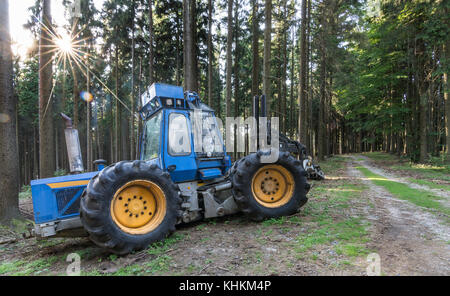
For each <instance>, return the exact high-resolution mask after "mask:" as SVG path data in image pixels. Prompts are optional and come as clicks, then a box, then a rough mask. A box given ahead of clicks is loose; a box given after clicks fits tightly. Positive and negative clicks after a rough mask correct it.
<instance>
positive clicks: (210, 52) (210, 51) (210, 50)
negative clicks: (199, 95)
mask: <svg viewBox="0 0 450 296" xmlns="http://www.w3.org/2000/svg"><path fill="white" fill-rule="evenodd" d="M212 57H213V43H212V0H208V105H209V106H212V88H213V73H212V66H213V65H212V64H213V60H212Z"/></svg>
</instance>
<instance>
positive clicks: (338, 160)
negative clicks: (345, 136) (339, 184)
mask: <svg viewBox="0 0 450 296" xmlns="http://www.w3.org/2000/svg"><path fill="white" fill-rule="evenodd" d="M345 163H346V159H345V157H342V156H333V157H330V158H328V159H327V160H326V161H321V162H320V163H319V165H320V168H321V169H322V170H323V171H324V172H325V175H327V174H329V173H330V172H333V171H335V170H338V169H342V168H344V166H345Z"/></svg>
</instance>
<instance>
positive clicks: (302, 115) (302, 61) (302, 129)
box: [298, 0, 307, 143]
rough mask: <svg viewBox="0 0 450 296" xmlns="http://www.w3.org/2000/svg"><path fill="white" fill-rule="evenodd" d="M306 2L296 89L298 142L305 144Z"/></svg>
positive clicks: (303, 12)
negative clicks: (298, 110) (297, 86)
mask: <svg viewBox="0 0 450 296" xmlns="http://www.w3.org/2000/svg"><path fill="white" fill-rule="evenodd" d="M306 50H307V46H306V0H302V23H301V33H300V83H299V89H298V104H299V107H300V116H299V118H298V130H299V141H300V142H302V143H305V142H306V136H307V127H306V123H307V120H306V97H307V93H306V68H307V61H306Z"/></svg>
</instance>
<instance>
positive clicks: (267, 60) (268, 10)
mask: <svg viewBox="0 0 450 296" xmlns="http://www.w3.org/2000/svg"><path fill="white" fill-rule="evenodd" d="M264 17H265V20H264V22H265V28H264V63H263V72H264V74H263V76H264V77H263V94H265V95H266V102H267V107H266V111H267V117H270V107H271V106H270V105H271V102H272V99H271V97H272V93H271V79H270V75H271V73H270V69H271V47H272V36H271V34H272V0H265V9H264Z"/></svg>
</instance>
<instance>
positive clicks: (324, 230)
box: [295, 218, 367, 253]
mask: <svg viewBox="0 0 450 296" xmlns="http://www.w3.org/2000/svg"><path fill="white" fill-rule="evenodd" d="M318 225H319V228H317V229H314V230H312V231H310V232H309V233H307V234H301V235H299V236H298V237H297V238H296V242H297V244H296V246H295V250H296V251H297V252H299V253H301V252H305V251H307V250H310V249H312V248H314V247H315V246H317V245H322V244H329V243H332V242H336V243H337V244H338V245H337V247H339V245H340V244H342V243H353V244H354V245H355V246H358V247H360V248H361V249H363V248H364V246H362V245H360V244H361V243H364V242H365V241H366V238H365V237H366V236H367V230H366V226H367V224H366V223H363V222H362V221H361V220H360V219H359V218H349V219H346V220H343V221H335V220H333V219H332V218H326V219H323V220H321V221H319V222H318Z"/></svg>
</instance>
